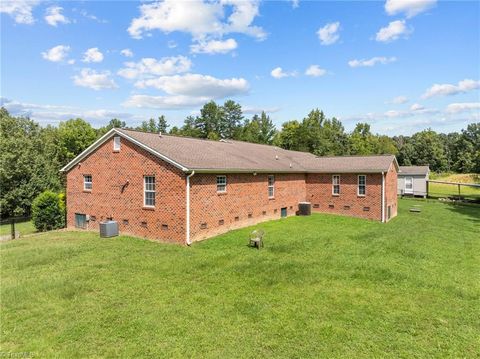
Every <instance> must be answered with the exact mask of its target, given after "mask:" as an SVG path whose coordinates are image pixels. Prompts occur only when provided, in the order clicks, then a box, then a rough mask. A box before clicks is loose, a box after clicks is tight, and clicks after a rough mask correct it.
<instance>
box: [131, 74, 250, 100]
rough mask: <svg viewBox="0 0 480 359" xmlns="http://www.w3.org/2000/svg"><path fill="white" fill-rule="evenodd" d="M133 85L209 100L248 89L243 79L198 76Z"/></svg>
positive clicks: (160, 78)
mask: <svg viewBox="0 0 480 359" xmlns="http://www.w3.org/2000/svg"><path fill="white" fill-rule="evenodd" d="M135 85H136V86H137V87H139V88H146V87H153V88H156V89H159V90H162V91H164V92H166V93H167V94H169V95H184V96H193V97H208V98H210V99H218V98H224V97H228V96H235V95H239V94H244V93H246V92H248V89H249V84H248V82H247V80H245V79H243V78H231V79H218V78H215V77H213V76H209V75H200V74H185V75H174V76H160V77H157V78H154V79H146V80H141V81H138V82H137V83H136V84H135Z"/></svg>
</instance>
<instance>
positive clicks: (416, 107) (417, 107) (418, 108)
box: [410, 103, 425, 111]
mask: <svg viewBox="0 0 480 359" xmlns="http://www.w3.org/2000/svg"><path fill="white" fill-rule="evenodd" d="M424 109H425V107H424V106H422V105H420V104H418V103H414V104H413V105H412V106H410V111H421V110H424Z"/></svg>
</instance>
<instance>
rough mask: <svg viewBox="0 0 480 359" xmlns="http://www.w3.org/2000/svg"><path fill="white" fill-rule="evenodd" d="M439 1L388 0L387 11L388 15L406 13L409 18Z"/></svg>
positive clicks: (386, 3)
mask: <svg viewBox="0 0 480 359" xmlns="http://www.w3.org/2000/svg"><path fill="white" fill-rule="evenodd" d="M436 3H437V0H387V1H386V2H385V11H386V12H387V14H388V15H397V14H399V13H404V14H405V15H406V16H407V17H408V18H410V17H413V16H415V15H418V14H420V13H422V12H424V11H426V10H428V9H430V8H431V7H433V6H434V5H435V4H436Z"/></svg>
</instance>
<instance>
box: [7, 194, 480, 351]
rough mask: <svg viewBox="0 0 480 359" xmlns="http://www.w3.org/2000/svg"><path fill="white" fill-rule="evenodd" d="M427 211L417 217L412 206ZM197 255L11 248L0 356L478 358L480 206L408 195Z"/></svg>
mask: <svg viewBox="0 0 480 359" xmlns="http://www.w3.org/2000/svg"><path fill="white" fill-rule="evenodd" d="M413 205H420V206H421V209H422V212H421V213H410V212H409V211H408V209H409V208H410V207H412V206H413ZM256 227H260V228H263V229H265V231H266V238H265V248H264V249H263V250H260V251H258V250H256V249H251V248H248V247H247V246H246V244H247V237H248V233H249V232H250V231H251V230H252V228H245V229H241V230H237V231H233V232H230V233H227V234H225V235H222V236H219V237H216V238H213V239H210V240H207V241H204V242H201V243H195V244H194V245H193V246H192V247H190V248H188V247H183V246H178V245H172V244H161V243H154V242H150V241H146V240H140V239H135V238H129V237H117V238H112V239H100V238H98V236H97V235H96V234H94V233H85V232H54V233H48V234H44V235H39V236H36V237H32V238H25V239H20V240H16V241H8V242H5V243H1V244H0V249H1V319H2V322H1V349H0V351H1V352H30V353H32V354H33V355H34V356H35V357H39V358H43V357H59V358H70V357H114V356H121V357H130V358H133V357H152V358H160V357H165V358H172V357H179V358H183V357H189V358H263V357H275V358H308V357H315V358H321V357H323V358H332V357H342V358H385V357H389V358H402V357H403V358H407V357H408V358H410V357H417V358H428V357H448V358H454V357H455V358H458V357H465V358H473V357H478V353H479V352H480V341H479V335H480V281H479V275H480V236H479V233H480V207H478V206H453V205H449V204H442V203H437V202H429V201H416V200H401V201H400V213H399V216H398V217H397V218H395V219H393V220H392V221H391V222H390V223H388V224H381V223H377V222H372V221H367V220H360V219H353V218H348V217H340V216H333V215H326V214H325V215H320V214H315V215H312V216H310V217H291V218H286V219H283V220H278V221H272V222H267V223H264V224H261V225H258V226H256Z"/></svg>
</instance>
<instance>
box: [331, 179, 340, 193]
mask: <svg viewBox="0 0 480 359" xmlns="http://www.w3.org/2000/svg"><path fill="white" fill-rule="evenodd" d="M332 194H333V195H334V196H338V195H339V194H340V175H333V176H332Z"/></svg>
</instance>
